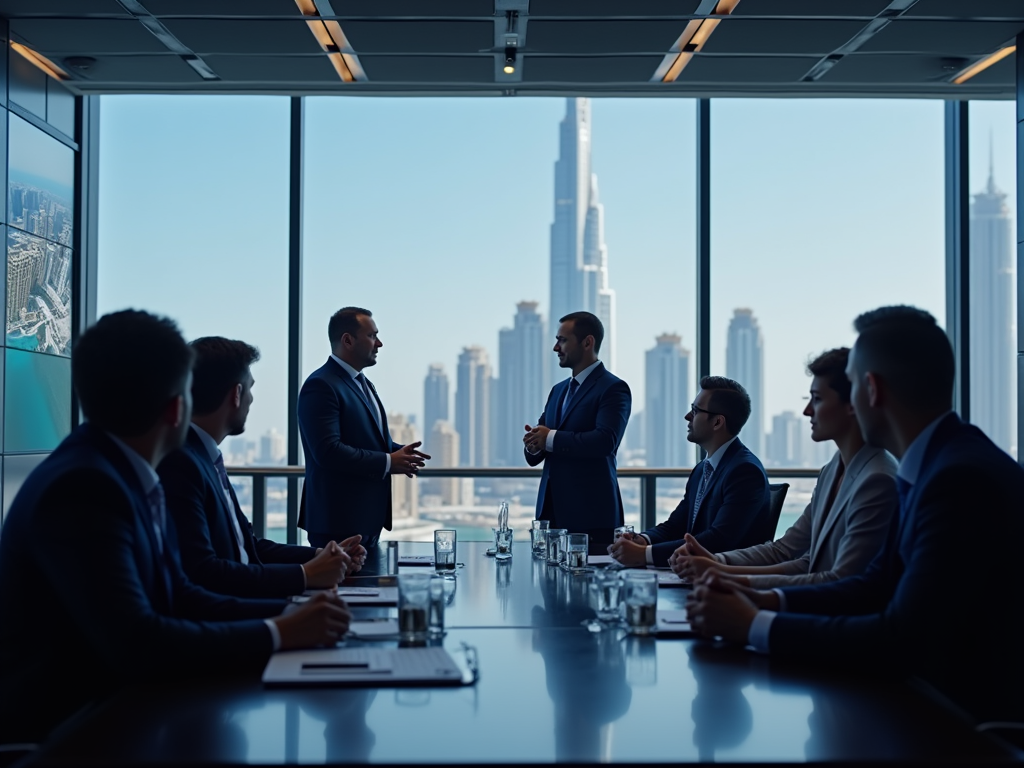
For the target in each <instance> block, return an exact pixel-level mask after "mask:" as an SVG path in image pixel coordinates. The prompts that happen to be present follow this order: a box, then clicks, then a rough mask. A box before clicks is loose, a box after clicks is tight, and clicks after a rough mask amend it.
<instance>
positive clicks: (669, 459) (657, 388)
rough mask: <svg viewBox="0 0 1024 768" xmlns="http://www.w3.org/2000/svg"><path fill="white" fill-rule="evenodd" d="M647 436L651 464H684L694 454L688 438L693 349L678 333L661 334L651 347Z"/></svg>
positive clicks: (648, 357) (673, 465)
mask: <svg viewBox="0 0 1024 768" xmlns="http://www.w3.org/2000/svg"><path fill="white" fill-rule="evenodd" d="M646 362H647V366H646V376H645V381H644V387H645V396H644V400H645V401H646V405H645V406H644V419H645V424H644V437H645V440H646V445H645V453H646V461H647V466H648V467H681V466H683V465H684V464H686V463H687V458H688V457H689V456H690V455H692V451H690V450H688V446H689V443H687V441H686V412H687V411H688V410H689V409H690V353H689V351H688V350H685V349H683V347H682V338H681V337H680V336H678V335H676V334H674V333H663V334H662V335H661V336H658V337H657V339H656V343H655V345H654V348H653V349H649V350H647V354H646Z"/></svg>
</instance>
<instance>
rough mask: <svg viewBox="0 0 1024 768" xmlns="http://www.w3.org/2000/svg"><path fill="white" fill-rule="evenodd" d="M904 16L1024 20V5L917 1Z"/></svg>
mask: <svg viewBox="0 0 1024 768" xmlns="http://www.w3.org/2000/svg"><path fill="white" fill-rule="evenodd" d="M743 2H746V0H743ZM904 15H906V16H948V17H950V18H954V19H959V18H971V17H974V18H978V17H983V16H991V17H996V18H998V17H1000V16H1002V17H1013V18H1024V3H1022V2H1020V1H1019V0H917V2H916V3H915V4H914V5H912V6H911V7H910V8H909V9H908V10H907V12H906V14H904Z"/></svg>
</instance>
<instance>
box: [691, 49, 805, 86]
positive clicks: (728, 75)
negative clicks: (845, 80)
mask: <svg viewBox="0 0 1024 768" xmlns="http://www.w3.org/2000/svg"><path fill="white" fill-rule="evenodd" d="M818 60H819V57H817V56H793V57H788V56H701V55H700V54H697V55H696V56H694V57H693V58H692V59H690V63H689V64H687V65H686V68H685V69H684V70H683V71H682V74H680V75H679V79H678V80H677V81H676V82H680V83H729V82H736V83H796V82H799V81H800V79H801V78H802V77H803V76H804V75H806V74H807V73H808V71H810V69H811V67H813V66H814V65H815V64H817V63H818Z"/></svg>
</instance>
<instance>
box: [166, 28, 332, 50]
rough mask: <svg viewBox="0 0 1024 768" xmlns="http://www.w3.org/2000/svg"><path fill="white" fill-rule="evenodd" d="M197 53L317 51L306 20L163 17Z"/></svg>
mask: <svg viewBox="0 0 1024 768" xmlns="http://www.w3.org/2000/svg"><path fill="white" fill-rule="evenodd" d="M163 25H164V26H165V27H167V29H168V30H170V32H171V34H172V35H174V36H175V37H176V38H178V40H180V41H181V42H182V43H184V44H185V45H186V46H188V47H189V48H191V49H192V50H193V51H195V52H196V53H198V54H200V55H202V54H204V53H320V52H321V50H320V46H319V45H318V44H317V42H316V38H315V37H313V33H312V32H311V31H310V29H309V27H308V26H307V25H306V22H304V21H301V20H298V19H297V20H295V21H283V20H282V21H278V20H273V19H270V20H263V21H256V20H253V19H230V20H229V19H201V20H200V19H163Z"/></svg>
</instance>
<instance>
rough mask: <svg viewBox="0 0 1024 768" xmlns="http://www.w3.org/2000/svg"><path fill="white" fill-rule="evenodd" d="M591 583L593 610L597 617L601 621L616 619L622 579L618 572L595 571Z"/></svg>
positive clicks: (620, 600)
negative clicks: (593, 593)
mask: <svg viewBox="0 0 1024 768" xmlns="http://www.w3.org/2000/svg"><path fill="white" fill-rule="evenodd" d="M591 584H592V587H593V589H594V591H595V595H594V597H595V600H594V610H595V611H596V612H597V618H598V619H600V620H601V621H617V620H618V618H619V604H620V603H621V602H622V579H621V578H620V577H619V572H618V571H608V570H601V571H595V572H594V580H593V581H592V582H591Z"/></svg>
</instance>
